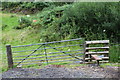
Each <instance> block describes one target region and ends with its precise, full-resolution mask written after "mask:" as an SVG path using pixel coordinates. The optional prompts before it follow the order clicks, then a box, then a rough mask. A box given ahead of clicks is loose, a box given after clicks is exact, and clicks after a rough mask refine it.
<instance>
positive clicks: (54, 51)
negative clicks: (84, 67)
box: [6, 38, 84, 68]
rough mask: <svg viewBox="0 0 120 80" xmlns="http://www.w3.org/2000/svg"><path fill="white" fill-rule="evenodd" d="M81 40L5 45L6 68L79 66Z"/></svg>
mask: <svg viewBox="0 0 120 80" xmlns="http://www.w3.org/2000/svg"><path fill="white" fill-rule="evenodd" d="M83 45H84V40H83V39H82V38H78V39H71V40H61V41H53V42H45V43H38V44H30V45H20V46H11V45H6V49H7V57H8V67H9V68H12V67H13V66H20V65H22V66H44V65H48V64H57V65H63V64H79V63H82V62H83V53H84V47H83Z"/></svg>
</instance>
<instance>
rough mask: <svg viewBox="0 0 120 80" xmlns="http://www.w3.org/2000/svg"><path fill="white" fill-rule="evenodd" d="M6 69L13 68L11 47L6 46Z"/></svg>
mask: <svg viewBox="0 0 120 80" xmlns="http://www.w3.org/2000/svg"><path fill="white" fill-rule="evenodd" d="M6 52H7V60H8V68H13V59H12V50H11V45H6Z"/></svg>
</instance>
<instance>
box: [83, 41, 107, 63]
mask: <svg viewBox="0 0 120 80" xmlns="http://www.w3.org/2000/svg"><path fill="white" fill-rule="evenodd" d="M91 44H92V45H94V44H102V45H104V47H89V46H90V45H91ZM84 49H85V52H84V61H85V63H91V62H92V61H93V60H96V61H97V64H98V65H99V61H100V62H104V60H105V61H107V62H109V55H108V54H109V40H97V41H85V47H84ZM90 50H94V51H90ZM97 50H102V51H97ZM103 50H104V51H103ZM101 55H103V56H102V57H100V56H101Z"/></svg>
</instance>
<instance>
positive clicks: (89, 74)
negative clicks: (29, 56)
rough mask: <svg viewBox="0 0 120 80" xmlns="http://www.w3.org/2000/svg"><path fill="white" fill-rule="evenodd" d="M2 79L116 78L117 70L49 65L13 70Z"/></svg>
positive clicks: (111, 68) (3, 75)
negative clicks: (40, 67) (41, 67)
mask: <svg viewBox="0 0 120 80" xmlns="http://www.w3.org/2000/svg"><path fill="white" fill-rule="evenodd" d="M2 78H118V68H115V67H114V68H113V67H108V68H100V67H92V66H79V67H75V68H67V67H64V66H55V65H49V66H46V67H44V68H43V69H33V68H27V69H26V68H15V69H11V70H8V71H7V72H4V73H3V74H2Z"/></svg>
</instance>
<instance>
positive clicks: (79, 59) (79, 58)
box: [46, 44, 82, 60]
mask: <svg viewBox="0 0 120 80" xmlns="http://www.w3.org/2000/svg"><path fill="white" fill-rule="evenodd" d="M46 46H48V47H51V46H50V45H47V44H46ZM51 48H53V47H51ZM53 49H55V50H57V51H60V52H61V53H64V54H67V53H65V52H62V51H61V50H58V49H56V48H53ZM69 56H71V57H74V58H76V59H78V60H82V59H80V58H78V57H75V56H73V55H70V54H69Z"/></svg>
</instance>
